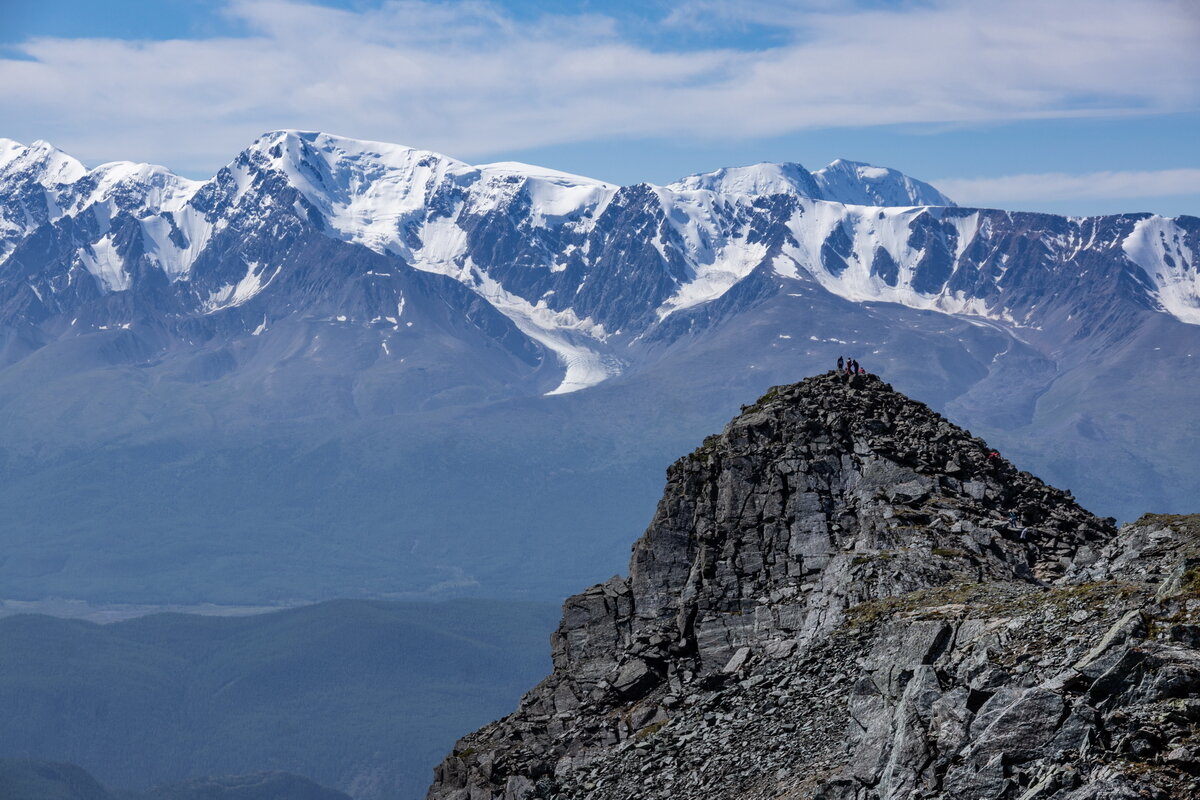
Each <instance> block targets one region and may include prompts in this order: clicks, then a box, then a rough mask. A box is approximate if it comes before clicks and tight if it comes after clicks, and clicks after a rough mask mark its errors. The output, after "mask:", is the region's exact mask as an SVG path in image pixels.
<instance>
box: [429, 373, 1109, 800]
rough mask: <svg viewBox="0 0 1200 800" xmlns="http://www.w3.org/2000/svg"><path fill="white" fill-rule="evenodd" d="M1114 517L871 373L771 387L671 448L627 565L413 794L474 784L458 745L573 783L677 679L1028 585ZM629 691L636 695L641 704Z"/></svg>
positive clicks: (690, 683) (705, 676) (683, 682)
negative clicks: (710, 429) (961, 597)
mask: <svg viewBox="0 0 1200 800" xmlns="http://www.w3.org/2000/svg"><path fill="white" fill-rule="evenodd" d="M1113 533H1114V531H1113V528H1112V525H1111V523H1110V522H1108V521H1105V520H1100V519H1097V518H1096V517H1094V516H1092V515H1091V514H1089V513H1088V512H1086V511H1084V510H1083V509H1082V508H1080V507H1079V506H1078V505H1077V504H1076V503H1075V502H1074V500H1072V499H1071V497H1070V495H1069V494H1067V493H1065V492H1061V491H1059V490H1057V489H1053V488H1051V487H1048V486H1046V485H1045V484H1043V483H1042V482H1041V481H1040V480H1038V479H1037V478H1035V477H1034V476H1032V475H1030V474H1029V473H1027V472H1020V471H1018V470H1017V469H1016V468H1015V467H1013V466H1012V465H1011V464H1009V463H1008V462H1007V461H1005V460H1004V459H1003V458H1002V457H1000V456H999V454H997V453H996V452H995V451H993V450H991V449H990V448H989V447H988V446H987V444H986V443H985V442H983V441H982V440H980V439H978V438H975V437H972V436H971V435H970V434H969V433H968V432H966V431H964V430H962V429H960V428H958V427H957V426H955V425H953V424H951V423H950V422H948V421H947V420H946V419H944V418H942V417H941V416H939V415H938V414H936V413H934V412H933V411H932V410H930V409H929V408H928V407H927V406H925V405H924V404H922V403H919V402H917V401H915V400H912V399H910V398H908V397H906V396H904V395H903V394H900V393H899V392H896V391H895V390H894V389H892V387H891V386H889V385H888V384H887V383H885V382H884V381H882V380H881V379H880V378H878V377H876V376H873V375H865V374H859V375H854V376H850V375H846V374H844V373H839V372H829V373H825V374H822V375H817V376H814V377H811V378H808V379H805V380H803V381H801V382H799V383H796V384H791V385H787V386H777V387H775V388H773V389H771V390H770V391H768V392H767V393H766V394H765V395H764V396H763V397H761V398H760V399H759V400H758V401H757V402H756V403H754V404H753V405H751V406H747V407H745V408H743V410H742V413H741V414H739V415H738V416H737V417H735V418H734V419H733V420H732V421H730V423H729V424H728V425H727V426H726V427H725V429H724V430H723V431H722V432H721V433H720V434H717V435H715V436H710V437H708V438H707V439H705V440H704V443H703V444H702V445H701V446H700V447H699V448H698V449H697V450H695V451H694V452H692V453H691V454H690V455H688V456H685V457H684V458H682V459H680V460H679V461H677V462H676V463H675V464H674V465H672V466H671V468H670V469H669V470H668V472H667V486H666V490H665V491H664V493H663V497H662V500H661V501H660V502H659V505H658V509H657V511H656V512H655V515H654V518H653V519H652V520H651V522H650V526H649V528H648V529H647V530H646V533H645V534H644V535H643V536H642V538H641V539H639V540H638V542H637V543H636V544H635V545H634V548H633V556H632V559H631V562H630V572H629V577H628V578H627V579H623V578H619V577H616V578H613V579H611V580H610V581H608V582H607V583H605V584H602V585H600V586H595V587H592V588H591V589H588V590H587V591H585V592H583V593H582V594H579V595H576V596H575V597H572V598H569V599H568V600H567V601H566V603H565V604H564V606H563V611H564V613H563V621H562V624H561V625H560V627H559V629H558V632H557V633H556V634H555V636H554V638H553V640H552V649H553V659H554V672H553V674H552V675H551V676H550V677H549V678H547V679H546V680H545V681H543V683H542V684H541V685H539V686H538V687H537V688H536V689H534V690H533V691H531V692H530V693H529V695H527V696H526V697H525V699H524V700H523V701H522V704H521V709H520V710H519V711H518V712H517V713H516V714H514V715H513V716H512V717H510V718H508V719H506V720H502V721H501V722H499V723H494V724H493V725H491V726H489V727H487V728H484V729H483V730H482V731H480V732H479V733H477V734H475V735H473V736H471V737H468V738H467V739H466V740H464V741H463V742H461V743H460V750H459V754H456V755H455V756H451V758H449V759H447V761H446V762H445V763H444V764H443V766H442V767H441V768H439V770H438V773H437V774H438V779H437V780H436V781H435V784H434V787H433V788H432V789H431V791H430V793H429V798H430V800H438V799H439V798H450V797H458V796H460V795H461V792H462V790H463V789H464V788H465V787H473V786H474V785H475V784H477V783H481V784H482V785H483V786H484V787H486V786H487V781H488V780H489V774H490V773H487V772H486V771H484V768H483V767H482V766H480V767H476V766H475V764H479V765H491V764H492V763H505V764H506V767H507V768H506V770H505V773H504V775H505V777H506V779H507V780H508V781H509V784H508V785H509V786H512V785H513V784H512V780H513V778H512V777H511V776H513V775H530V774H532V779H531V785H532V780H536V779H537V777H538V774H542V773H539V772H538V770H539V769H540V767H538V766H536V765H534V764H521V763H520V762H521V761H522V760H524V759H527V758H529V756H530V755H531V754H532V756H533V760H534V761H535V762H537V763H540V764H544V763H549V764H554V763H556V762H557V763H558V764H559V769H557V770H551V771H552V772H553V773H554V774H555V776H556V778H557V779H564V780H567V781H574V780H577V781H579V782H580V783H581V782H582V781H583V780H586V779H584V778H580V777H577V776H574V775H571V774H569V773H570V767H569V766H564V765H569V764H572V763H578V764H590V763H593V762H594V761H595V760H596V759H597V758H599V757H603V753H604V752H605V751H606V750H608V749H609V748H611V747H612V746H613V745H614V744H615V743H616V742H618V741H619V740H621V739H622V738H625V737H627V736H629V735H630V733H632V732H633V731H636V730H638V729H639V728H643V727H645V725H647V724H650V725H654V724H656V723H657V725H658V727H661V726H662V725H663V724H665V723H666V722H667V721H669V720H670V718H671V717H672V716H673V715H674V714H675V713H676V712H675V711H672V710H670V709H676V708H678V707H679V701H680V698H681V697H682V696H684V695H687V694H689V693H691V694H695V695H697V696H698V693H700V692H702V691H704V690H705V689H707V688H711V687H712V686H714V685H719V684H720V683H721V682H722V681H724V680H727V676H729V675H730V674H735V673H741V672H742V670H743V667H744V666H745V665H746V664H747V663H748V660H749V659H751V658H758V659H766V660H770V659H780V658H786V659H791V660H792V663H796V664H802V663H805V661H804V656H805V654H806V653H809V652H815V651H816V650H817V649H819V648H820V646H821V644H822V642H824V641H825V640H826V639H827V638H828V637H829V635H830V634H831V633H832V632H834V631H835V630H837V629H839V628H841V627H843V626H844V625H845V624H846V620H847V618H848V616H850V614H851V613H852V612H851V609H854V608H856V607H861V606H863V605H864V604H868V603H872V602H887V601H889V600H890V599H891V598H896V597H899V596H902V595H906V594H909V593H913V592H919V591H929V590H939V589H941V588H944V587H947V586H958V585H963V584H973V583H977V582H981V581H1003V582H1007V583H1010V584H1013V585H1016V586H1022V587H1036V586H1043V585H1045V584H1044V582H1043V581H1044V580H1045V579H1047V578H1051V577H1054V576H1057V575H1059V574H1061V573H1062V572H1063V571H1064V569H1065V566H1066V560H1067V559H1068V558H1069V557H1070V556H1071V555H1073V554H1075V553H1076V552H1078V551H1080V550H1081V549H1084V548H1087V547H1092V546H1096V547H1099V546H1100V545H1101V544H1103V543H1104V542H1106V541H1108V540H1110V539H1111V538H1112V536H1113ZM777 685H778V684H777ZM652 696H653V698H654V700H650V699H649V698H650V697H652ZM662 697H667V698H668V699H666V700H665V701H662V702H663V703H664V704H663V705H659V704H658V703H659V698H662ZM643 707H644V708H646V709H654V710H652V711H650V712H649V716H646V718H645V719H643V718H642V715H641V712H640V711H637V709H639V708H643ZM630 709H633V710H634V711H633V713H634V714H635V715H636V716H637V719H636V720H631V722H629V723H625V728H624V729H623V731H624V733H622V729H621V724H622V723H620V722H619V720H621V719H629V716H628V713H627V712H628V711H629V710H630ZM551 719H553V720H559V721H561V722H560V724H559V725H557V726H555V727H552V728H550V729H549V735H548V739H547V741H546V742H544V743H531V741H530V739H529V738H528V737H524V736H516V735H514V731H517V730H523V731H528V730H531V727H530V726H528V724H527V723H529V722H531V721H532V722H534V727H536V724H537V723H536V721H537V720H551ZM614 726H615V727H614ZM512 741H520V742H521V746H522V747H523V748H526V749H525V750H523V751H521V752H519V753H518V752H514V751H512V750H509V749H508V748H509V745H508V744H507V743H508V742H512ZM539 747H540V748H541V749H539ZM463 753H465V754H466V755H462V754H463ZM476 759H478V760H477V761H476ZM559 759H565V760H559ZM572 760H573V761H572ZM526 770H532V773H530V772H526ZM577 785H578V784H577ZM472 794H474V791H472ZM481 794H482V796H495V794H493V795H488V794H487V792H486V791H484V792H482V793H481ZM551 794H552V793H551ZM718 794H720V793H718ZM513 796H524V795H517V794H514V795H513ZM563 796H573V795H572V794H571V793H570V792H566V793H564V795H563ZM673 796H680V795H673ZM687 796H689V797H690V796H692V795H687ZM696 796H706V795H705V794H704V793H699V794H698V795H696ZM707 796H713V795H707ZM751 796H758V795H751ZM763 796H776V795H773V794H772V795H763Z"/></svg>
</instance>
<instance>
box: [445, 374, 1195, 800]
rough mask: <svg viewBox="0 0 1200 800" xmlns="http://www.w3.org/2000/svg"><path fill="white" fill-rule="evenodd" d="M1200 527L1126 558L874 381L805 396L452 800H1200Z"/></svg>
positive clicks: (608, 590)
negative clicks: (1198, 556)
mask: <svg viewBox="0 0 1200 800" xmlns="http://www.w3.org/2000/svg"><path fill="white" fill-rule="evenodd" d="M1198 527H1200V526H1197V525H1195V524H1191V523H1187V521H1186V519H1185V520H1184V521H1183V522H1179V521H1177V520H1165V521H1164V520H1161V519H1150V518H1148V519H1144V520H1142V521H1141V522H1139V523H1138V524H1137V525H1135V526H1132V527H1130V528H1126V529H1125V530H1124V531H1123V533H1122V534H1121V535H1119V536H1117V535H1115V534H1116V532H1115V530H1114V528H1113V526H1112V522H1111V520H1101V519H1097V518H1096V517H1094V516H1092V515H1091V514H1089V513H1087V512H1086V511H1084V510H1083V509H1081V508H1080V507H1079V506H1078V505H1077V504H1076V503H1075V502H1074V501H1073V499H1072V498H1071V496H1070V495H1069V493H1065V492H1061V491H1059V490H1057V489H1054V488H1051V487H1048V486H1046V485H1045V484H1043V483H1042V482H1041V481H1040V480H1038V479H1037V478H1035V477H1034V476H1032V475H1030V474H1029V473H1026V472H1021V471H1019V470H1017V469H1016V468H1014V467H1013V466H1012V465H1011V464H1009V463H1008V462H1007V461H1006V460H1004V459H1003V457H1001V456H1000V455H999V454H996V453H994V452H993V451H991V450H990V449H989V448H988V447H987V445H986V444H985V443H984V442H983V441H981V440H979V439H977V438H973V437H971V436H970V434H969V433H967V432H965V431H962V430H961V429H958V428H956V427H955V426H953V425H951V424H950V423H949V422H947V421H946V420H944V419H943V418H941V417H939V416H938V415H936V414H934V413H933V412H932V411H930V410H929V409H928V408H927V407H925V406H924V405H922V404H920V403H917V402H914V401H912V400H910V399H908V398H906V397H904V396H902V395H900V394H898V393H896V392H894V391H892V390H891V388H890V387H889V386H888V385H887V384H885V383H883V382H882V381H881V380H879V379H878V378H875V377H873V376H855V377H853V378H850V377H847V376H845V375H840V374H834V373H830V374H826V375H822V376H818V377H815V378H811V379H808V380H806V381H804V382H802V383H799V384H796V385H793V386H786V387H778V388H776V389H773V390H772V391H770V392H768V394H767V395H766V396H764V397H763V398H762V399H760V400H759V401H758V403H756V404H755V405H754V406H751V407H748V408H746V409H744V410H743V413H742V414H741V415H740V416H739V417H737V418H736V419H735V420H733V421H732V422H731V423H730V424H729V425H728V426H727V427H726V429H725V431H724V432H722V433H721V434H720V435H719V436H713V437H709V438H708V439H707V440H705V442H704V444H703V445H702V446H701V447H700V448H699V449H698V450H696V451H695V452H694V453H692V454H691V455H689V456H687V457H685V458H683V459H681V460H680V461H679V462H677V463H676V464H675V465H674V466H672V467H671V469H670V470H669V472H668V482H667V487H666V491H665V493H664V496H663V499H662V501H661V502H660V504H659V507H658V511H657V512H656V514H655V517H654V519H653V521H652V522H651V524H650V527H649V529H648V530H647V531H646V534H645V535H644V536H643V537H642V539H641V540H640V541H639V542H638V543H637V544H636V545H635V546H634V552H633V558H632V562H631V570H630V577H629V578H628V579H622V578H619V577H614V578H613V579H611V580H610V581H608V582H607V583H605V584H603V585H601V586H596V587H593V588H591V589H589V590H587V591H585V592H584V593H582V594H580V595H577V596H575V597H572V598H570V599H569V600H568V601H567V602H566V604H565V606H564V615H563V621H562V624H561V626H560V628H559V630H558V632H557V633H556V634H555V636H554V637H553V641H552V647H553V656H554V672H553V674H552V675H550V676H549V677H548V678H547V679H546V680H545V681H543V682H542V683H541V684H540V685H539V686H538V687H536V688H535V689H533V690H532V691H531V692H530V693H529V694H528V695H526V697H525V698H524V699H523V700H522V702H521V706H520V708H519V710H518V711H517V712H516V713H514V714H512V715H510V716H509V717H507V718H505V719H503V720H500V721H499V722H496V723H493V724H492V725H490V726H488V727H486V728H483V729H482V730H480V731H478V732H476V733H474V734H472V735H470V736H468V737H466V738H465V739H463V740H462V741H460V742H459V744H458V745H457V747H456V749H455V751H454V753H453V754H452V755H451V756H450V757H448V758H447V759H446V760H445V761H444V762H443V764H442V765H441V766H440V767H439V768H438V769H437V772H436V779H435V782H434V785H433V786H432V787H431V789H430V792H429V798H430V800H442V799H443V798H444V799H446V800H494V799H498V798H502V799H503V800H524V798H530V797H563V798H568V797H570V798H574V797H580V798H582V797H588V798H596V799H597V800H599V799H600V798H613V799H614V800H616V799H617V798H629V797H639V798H640V797H663V798H667V797H670V798H710V797H728V798H769V797H794V798H809V797H811V798H825V799H826V800H835V798H836V800H850V799H851V798H853V800H867V799H868V798H880V799H882V798H895V799H896V800H899V798H915V797H922V798H925V797H931V798H932V797H938V798H975V797H978V798H984V797H988V798H1021V800H1034V798H1051V797H1055V798H1062V799H1063V800H1065V798H1068V797H1069V798H1072V800H1081V799H1082V798H1097V799H1098V798H1107V797H1123V796H1126V794H1125V793H1131V792H1132V793H1133V794H1128V796H1131V797H1133V796H1139V795H1138V794H1137V792H1149V794H1147V795H1145V796H1156V797H1180V798H1182V797H1191V796H1193V795H1192V794H1190V793H1191V792H1193V791H1194V790H1196V789H1197V788H1200V785H1197V784H1196V783H1195V782H1194V781H1193V779H1192V777H1191V776H1192V774H1193V771H1194V770H1195V769H1197V768H1200V761H1197V758H1196V757H1197V756H1200V749H1196V748H1198V747H1200V739H1197V737H1196V723H1197V722H1198V721H1200V654H1198V653H1197V652H1196V650H1195V646H1196V644H1197V643H1198V642H1197V640H1198V639H1200V637H1198V636H1196V635H1194V632H1195V631H1196V630H1200V628H1197V627H1195V626H1194V625H1193V620H1192V617H1193V616H1195V615H1196V614H1197V612H1200V594H1198V593H1197V589H1198V588H1200V582H1198V581H1197V575H1198V573H1197V572H1196V571H1195V566H1196V562H1194V561H1193V560H1191V559H1192V558H1193V554H1194V553H1195V552H1200V550H1198V549H1197V545H1198V544H1200V543H1198V542H1197V536H1196V532H1197V530H1196V529H1197V528H1198ZM1189 570H1191V571H1189ZM1156 793H1157V794H1156Z"/></svg>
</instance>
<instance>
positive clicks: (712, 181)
mask: <svg viewBox="0 0 1200 800" xmlns="http://www.w3.org/2000/svg"><path fill="white" fill-rule="evenodd" d="M666 188H668V189H671V190H673V191H695V190H707V191H711V192H717V193H720V194H738V195H772V194H797V195H800V196H801V197H812V198H815V197H817V196H818V194H819V190H818V189H817V186H816V184H814V183H813V179H812V175H811V174H810V173H809V171H808V170H806V169H805V168H804V167H802V166H800V165H799V164H793V163H782V164H774V163H771V162H766V161H764V162H760V163H758V164H751V165H749V166H745V167H725V168H722V169H718V170H714V171H713V172H704V173H699V174H696V175H689V176H688V177H686V178H683V179H682V180H679V181H676V182H675V183H672V184H669V185H668V186H667V187H666Z"/></svg>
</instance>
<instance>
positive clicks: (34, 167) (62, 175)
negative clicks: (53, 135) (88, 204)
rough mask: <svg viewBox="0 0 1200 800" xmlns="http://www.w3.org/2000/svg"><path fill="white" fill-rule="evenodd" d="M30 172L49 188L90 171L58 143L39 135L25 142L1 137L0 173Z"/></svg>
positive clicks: (36, 179) (69, 181)
mask: <svg viewBox="0 0 1200 800" xmlns="http://www.w3.org/2000/svg"><path fill="white" fill-rule="evenodd" d="M10 172H11V173H18V172H20V173H26V174H27V175H29V176H30V177H32V178H33V179H34V180H35V181H36V182H37V183H39V184H41V185H42V186H45V187H47V188H49V187H52V186H57V185H59V184H66V183H73V182H75V181H77V180H79V179H80V178H82V177H83V176H84V175H86V174H87V167H85V166H84V165H83V164H82V163H80V162H79V161H78V160H77V159H76V158H74V157H73V156H70V155H68V154H67V153H65V152H63V151H62V150H59V149H58V148H57V147H55V146H54V145H52V144H50V143H49V142H47V141H45V140H44V139H38V140H37V141H35V142H34V143H33V144H31V145H28V146H26V145H23V144H21V143H20V142H16V141H13V140H12V139H3V140H0V173H10Z"/></svg>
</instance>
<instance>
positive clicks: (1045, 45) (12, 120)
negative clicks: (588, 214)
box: [0, 0, 1200, 172]
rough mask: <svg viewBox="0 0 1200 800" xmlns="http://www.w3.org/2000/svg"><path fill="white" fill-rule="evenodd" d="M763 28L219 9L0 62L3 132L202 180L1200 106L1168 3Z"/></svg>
mask: <svg viewBox="0 0 1200 800" xmlns="http://www.w3.org/2000/svg"><path fill="white" fill-rule="evenodd" d="M736 9H741V10H740V11H739V10H736ZM775 9H776V13H774V14H771V13H768V10H769V9H768V7H767V5H765V4H763V3H762V2H760V1H757V0H756V1H755V2H749V0H748V2H746V3H741V4H738V5H736V6H734V5H732V4H729V3H721V2H697V3H691V4H684V5H681V6H680V7H679V8H678V9H677V10H676V12H675V13H674V14H672V15H671V16H670V17H668V19H667V20H666V22H665V23H664V30H668V29H669V28H670V26H671V25H682V24H685V22H686V21H687V20H691V23H694V24H697V25H711V24H719V23H721V22H722V21H723V20H729V19H733V18H734V15H737V14H740V15H741V17H739V19H741V20H742V22H744V23H745V24H754V25H767V24H770V25H773V26H775V27H776V28H777V30H778V32H780V33H781V34H782V35H783V38H782V40H783V41H786V42H787V43H786V44H782V45H779V46H775V47H770V48H767V49H763V50H757V51H743V50H735V49H721V48H708V49H701V50H690V51H688V50H684V51H680V50H678V49H676V50H655V49H652V48H650V47H648V46H645V45H640V44H637V43H635V42H633V41H630V40H627V39H623V38H621V36H620V34H619V33H618V29H617V27H616V25H615V24H614V23H613V21H612V20H609V19H606V18H604V17H600V16H595V15H589V16H575V17H563V16H549V15H548V16H545V17H542V18H540V19H537V20H534V21H518V20H517V19H515V18H513V17H511V16H509V15H507V14H506V13H505V12H503V11H502V10H500V9H498V8H497V7H496V6H492V5H488V4H485V3H458V4H446V3H432V2H389V3H385V4H384V5H383V6H382V7H380V8H377V9H374V10H368V11H361V12H351V11H345V10H338V9H333V8H328V7H324V6H315V5H307V4H304V3H300V2H295V0H231V2H230V3H229V4H228V13H229V14H231V15H233V16H235V17H237V18H238V19H239V20H241V21H242V22H243V23H244V25H245V26H246V27H248V29H249V30H250V32H251V35H250V36H247V37H245V38H210V39H202V40H176V41H156V42H131V41H122V40H112V39H53V38H43V39H37V40H31V41H28V42H25V43H23V44H22V45H21V49H22V50H23V51H24V53H25V54H26V55H27V56H28V58H29V59H31V60H0V111H2V113H3V117H4V119H5V120H6V130H5V131H3V133H4V134H5V135H16V136H17V137H18V138H21V137H25V138H35V137H44V138H51V139H53V140H54V141H55V143H56V144H59V145H60V146H62V147H65V148H66V149H68V150H70V151H72V152H74V153H75V154H76V155H79V156H80V157H82V158H84V159H85V160H89V161H95V160H96V159H97V158H101V157H137V158H141V159H146V160H153V161H159V162H163V163H168V164H169V165H170V166H172V167H174V168H177V169H182V170H185V171H192V172H196V171H206V170H211V169H212V168H214V167H215V166H216V165H218V164H220V163H224V162H225V161H227V160H228V158H229V155H230V154H231V153H233V152H236V151H237V150H238V149H240V148H241V147H243V146H245V145H246V144H247V143H248V142H249V141H250V140H251V139H252V138H253V137H254V136H255V135H257V134H258V133H260V132H262V131H264V130H268V129H274V128H282V127H289V128H312V129H320V130H327V131H333V132H339V133H344V134H347V135H352V136H359V137H363V138H376V139H383V140H388V141H398V142H404V143H406V144H412V145H418V146H423V147H429V148H432V149H436V150H441V151H444V152H448V153H451V154H454V155H458V156H461V157H467V158H479V157H485V156H487V155H488V154H490V153H496V152H500V151H504V150H511V149H517V148H531V147H537V146H541V145H547V144H556V143H564V142H573V141H586V140H591V139H597V138H607V137H619V136H644V137H685V138H706V137H707V138H718V139H729V138H736V137H755V136H770V135H779V134H785V133H788V132H792V131H797V130H801V129H805V128H816V127H831V126H865V125H882V124H894V123H942V122H951V123H955V122H988V121H1003V120H1016V119H1031V118H1043V117H1065V116H1088V115H1101V114H1103V115H1112V114H1140V113H1161V112H1170V111H1178V110H1185V109H1193V108H1196V107H1197V106H1200V48H1197V47H1196V46H1195V45H1196V41H1197V33H1198V32H1200V26H1198V25H1197V18H1196V15H1195V13H1194V12H1193V11H1192V10H1191V7H1190V6H1189V5H1188V4H1187V3H1186V2H1183V0H1143V2H1140V3H1136V4H1133V3H1128V2H1127V0H1056V2H1054V3H1045V2H1044V1H1043V0H990V2H974V1H973V0H966V1H965V2H950V1H949V0H942V1H941V2H934V3H932V4H921V5H908V4H906V5H904V6H901V7H900V8H899V9H898V10H897V9H893V10H879V9H873V10H872V9H865V10H864V9H861V8H858V7H856V6H854V5H853V4H850V3H845V2H822V1H818V2H793V3H786V4H775ZM689 24H690V23H689ZM7 126H13V127H12V128H8V127H7ZM25 132H28V134H29V135H26V134H25Z"/></svg>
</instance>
